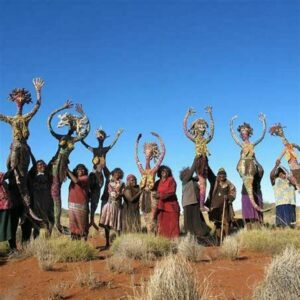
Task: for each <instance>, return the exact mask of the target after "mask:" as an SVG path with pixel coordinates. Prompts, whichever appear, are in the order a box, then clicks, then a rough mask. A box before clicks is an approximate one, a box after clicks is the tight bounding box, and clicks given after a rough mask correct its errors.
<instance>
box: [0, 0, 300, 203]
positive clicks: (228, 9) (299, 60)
mask: <svg viewBox="0 0 300 300" xmlns="http://www.w3.org/2000/svg"><path fill="white" fill-rule="evenodd" d="M0 7H1V9H0V18H1V27H0V42H1V48H0V113H3V114H10V115H12V114H14V113H15V106H14V104H13V103H10V102H9V101H8V100H6V99H7V97H8V94H9V92H10V91H11V90H12V89H13V88H15V87H25V88H27V89H29V90H30V91H31V92H32V93H33V95H34V89H33V86H32V83H31V80H32V78H33V77H42V78H43V79H44V80H45V82H46V84H45V86H44V89H43V103H42V106H41V109H40V111H39V112H38V114H37V115H36V116H35V118H34V119H33V120H32V122H31V123H30V131H31V136H30V138H29V141H28V142H29V144H30V146H31V147H32V149H33V152H34V154H35V156H36V157H37V158H42V159H44V160H46V161H49V160H50V159H51V157H52V156H53V155H54V154H55V152H56V149H57V141H56V140H55V139H54V138H53V137H52V136H51V135H50V133H49V132H48V130H47V126H46V120H47V116H48V115H49V113H50V112H51V111H52V110H54V109H56V108H57V107H59V106H61V105H63V103H64V102H65V101H66V100H67V99H71V100H73V101H74V102H80V103H82V104H83V107H84V109H85V111H86V113H87V115H88V116H89V118H90V121H91V125H92V130H91V133H90V135H89V136H88V137H87V139H86V141H87V142H88V143H89V144H91V145H96V139H95V135H94V131H95V129H96V128H97V127H99V126H102V127H103V128H104V129H105V130H106V131H107V133H108V134H109V135H110V136H111V138H112V136H113V135H114V134H115V132H116V131H117V129H118V128H124V133H123V135H122V136H121V137H120V140H119V142H118V144H117V145H116V146H115V148H113V150H111V152H110V153H109V155H108V157H107V164H108V167H109V168H110V169H112V168H114V167H116V166H120V167H121V168H123V170H124V172H125V174H128V173H134V174H136V175H138V170H137V167H136V165H135V162H134V143H135V139H136V136H137V134H138V133H139V132H141V133H143V138H142V143H143V142H145V141H150V140H152V137H151V135H150V131H157V132H158V133H159V134H160V135H161V136H162V137H163V139H164V141H165V144H166V148H167V154H166V157H165V161H164V163H165V164H167V165H169V166H170V167H171V168H172V169H173V172H174V174H175V179H176V180H177V183H178V196H179V199H180V198H181V187H180V182H179V179H178V173H179V171H180V169H181V168H182V167H184V166H188V165H190V164H191V163H192V160H193V157H194V153H195V152H194V145H193V144H192V143H191V142H190V141H189V140H188V139H187V138H186V137H185V136H184V134H183V130H182V119H183V116H184V114H185V112H186V111H187V109H188V108H189V107H193V108H194V109H195V110H196V111H197V115H196V117H206V118H207V115H206V114H205V112H204V107H205V106H207V105H212V106H213V113H214V118H215V128H216V129H215V137H214V139H213V140H212V142H211V143H210V144H209V145H208V147H209V150H210V152H211V156H210V158H209V160H210V165H211V167H212V168H213V169H214V170H215V171H217V169H218V168H219V167H225V168H226V170H227V173H228V178H229V179H230V180H231V181H232V182H234V183H235V184H236V186H237V188H238V197H237V200H236V203H235V207H236V208H239V207H240V206H241V204H240V190H241V179H240V178H239V175H238V173H237V171H236V164H237V162H238V159H239V151H240V149H239V147H238V146H237V145H235V143H234V141H233V139H232V138H231V135H230V132H229V119H230V118H231V117H232V116H233V115H235V114H237V115H238V116H239V118H238V120H236V125H238V124H240V123H242V122H244V121H245V122H249V123H251V125H252V126H253V128H254V136H253V140H256V139H257V138H258V137H259V136H260V134H261V130H262V129H261V123H260V122H259V120H258V114H259V112H263V113H265V114H266V116H267V124H268V127H269V126H270V125H271V124H273V123H275V122H281V123H282V124H284V125H285V126H286V136H287V137H288V138H289V139H290V140H291V141H293V142H297V143H298V144H299V143H300V141H299V140H300V136H299V129H300V128H299V127H300V125H299V117H300V3H299V1H166V2H164V1H143V2H141V1H83V0H81V1H64V0H60V1H41V0H40V1H30V0H29V1H3V0H0ZM31 108H32V105H29V106H28V107H27V108H25V110H29V109H31ZM55 121H57V120H55ZM58 131H59V132H64V130H58ZM0 132H1V138H0V139H1V140H0V169H1V170H2V171H3V170H4V169H5V161H6V158H7V155H8V148H9V144H10V142H11V139H12V137H11V129H10V127H9V126H8V125H7V124H4V123H0ZM111 138H110V139H109V140H108V143H109V142H110V141H111ZM281 150H282V144H281V142H280V140H279V139H278V138H275V137H271V136H270V135H269V134H267V135H266V137H265V139H264V140H263V142H262V143H261V144H260V145H258V146H257V148H256V155H257V158H258V160H259V161H260V163H261V164H262V165H263V166H264V169H265V176H264V179H263V183H262V189H263V194H264V198H265V200H267V201H273V192H272V188H271V186H270V183H269V172H270V170H271V169H272V167H273V164H274V162H275V160H276V158H277V157H278V155H279V154H280V152H281ZM142 157H143V156H142V148H141V149H140V158H141V159H142ZM91 159H92V157H91V154H90V152H88V151H87V150H86V149H85V148H84V147H83V146H82V145H81V144H77V145H76V148H75V150H74V151H73V153H72V154H71V157H70V160H71V163H70V167H71V168H73V167H74V166H75V165H76V164H77V163H85V164H86V165H87V167H88V168H89V169H91V167H92V163H91ZM67 187H68V183H65V184H64V187H63V198H64V200H63V205H64V206H66V204H67V200H66V199H67ZM298 205H299V201H298Z"/></svg>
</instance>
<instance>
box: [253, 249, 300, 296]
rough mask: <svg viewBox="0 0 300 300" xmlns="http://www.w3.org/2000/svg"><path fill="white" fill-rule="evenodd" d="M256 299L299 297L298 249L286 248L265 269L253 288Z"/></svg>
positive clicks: (299, 268) (299, 255)
mask: <svg viewBox="0 0 300 300" xmlns="http://www.w3.org/2000/svg"><path fill="white" fill-rule="evenodd" d="M254 299H257V300H282V299H288V300H297V299H300V251H299V250H296V249H295V248H293V247H288V248H286V249H285V250H284V251H283V253H281V254H280V255H278V256H276V257H275V258H274V259H273V260H272V262H271V264H270V265H269V266H268V267H267V269H266V277H265V279H264V281H263V282H262V283H261V284H260V285H258V286H257V287H256V289H255V290H254Z"/></svg>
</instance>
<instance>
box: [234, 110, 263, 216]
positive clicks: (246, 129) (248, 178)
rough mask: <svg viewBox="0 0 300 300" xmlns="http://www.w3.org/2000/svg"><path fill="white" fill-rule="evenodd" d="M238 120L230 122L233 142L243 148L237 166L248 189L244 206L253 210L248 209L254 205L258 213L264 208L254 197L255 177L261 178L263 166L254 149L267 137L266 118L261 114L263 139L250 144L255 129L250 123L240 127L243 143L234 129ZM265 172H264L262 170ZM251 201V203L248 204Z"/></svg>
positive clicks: (244, 185) (245, 187)
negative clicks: (260, 173)
mask: <svg viewBox="0 0 300 300" xmlns="http://www.w3.org/2000/svg"><path fill="white" fill-rule="evenodd" d="M236 118H237V116H234V117H233V118H231V120H230V132H231V135H232V137H233V140H234V141H235V142H236V144H237V145H238V146H240V147H241V148H242V150H241V155H240V159H239V162H238V164H237V171H238V172H239V175H240V177H241V178H242V180H243V187H244V189H246V193H243V194H244V195H245V194H247V199H248V200H246V198H245V197H244V200H242V201H243V205H244V206H247V210H251V209H250V208H248V204H250V205H252V206H253V208H254V209H255V210H257V211H258V212H262V211H263V208H262V207H261V206H260V204H262V202H261V203H257V201H256V200H255V196H254V185H255V184H256V183H255V182H254V181H255V177H259V175H257V174H258V173H259V172H260V171H259V169H262V166H261V165H260V164H259V163H258V161H257V160H256V157H255V153H254V148H255V146H257V145H258V144H259V143H260V142H261V141H262V140H263V139H264V137H265V134H266V117H265V115H264V114H262V113H260V114H259V120H260V121H261V122H262V124H263V132H262V135H261V137H260V138H259V139H258V140H257V141H256V142H254V143H252V142H250V137H251V136H252V134H253V128H252V127H251V126H250V124H248V123H243V124H242V125H240V126H239V127H238V132H239V133H240V137H241V139H242V141H240V140H239V138H238V137H237V135H236V133H235V131H234V128H233V121H234V120H235V119H236ZM262 171H263V170H262ZM247 201H249V203H247Z"/></svg>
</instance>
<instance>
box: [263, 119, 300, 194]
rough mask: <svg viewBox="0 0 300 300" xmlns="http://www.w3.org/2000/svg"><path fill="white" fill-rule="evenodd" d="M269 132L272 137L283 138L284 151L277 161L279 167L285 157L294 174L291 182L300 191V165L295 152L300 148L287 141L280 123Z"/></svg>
mask: <svg viewBox="0 0 300 300" xmlns="http://www.w3.org/2000/svg"><path fill="white" fill-rule="evenodd" d="M269 132H270V134H271V135H277V136H279V137H280V138H281V140H282V143H283V145H284V149H283V151H282V153H281V155H280V157H279V158H278V160H277V162H278V165H279V164H280V162H281V159H282V158H283V157H285V158H286V160H287V162H288V164H289V167H290V170H291V173H292V174H291V176H290V177H289V178H290V181H291V182H292V183H293V185H295V186H296V188H297V190H300V164H299V163H298V160H297V153H296V151H295V149H297V150H298V151H300V146H299V145H297V144H294V143H290V142H289V141H288V140H287V139H286V137H285V135H284V131H283V127H282V126H281V124H280V123H279V124H275V125H273V126H272V127H271V128H270V130H269Z"/></svg>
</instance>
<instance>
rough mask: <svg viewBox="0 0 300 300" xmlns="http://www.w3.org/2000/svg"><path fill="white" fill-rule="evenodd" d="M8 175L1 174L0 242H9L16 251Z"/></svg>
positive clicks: (11, 248)
mask: <svg viewBox="0 0 300 300" xmlns="http://www.w3.org/2000/svg"><path fill="white" fill-rule="evenodd" d="M7 178H8V173H2V172H0V242H5V241H8V242H9V245H10V250H12V251H13V250H15V249H16V246H15V245H14V244H13V243H12V228H11V208H12V201H11V197H10V194H9V190H8V184H7V182H6V181H5V180H6V179H7Z"/></svg>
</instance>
